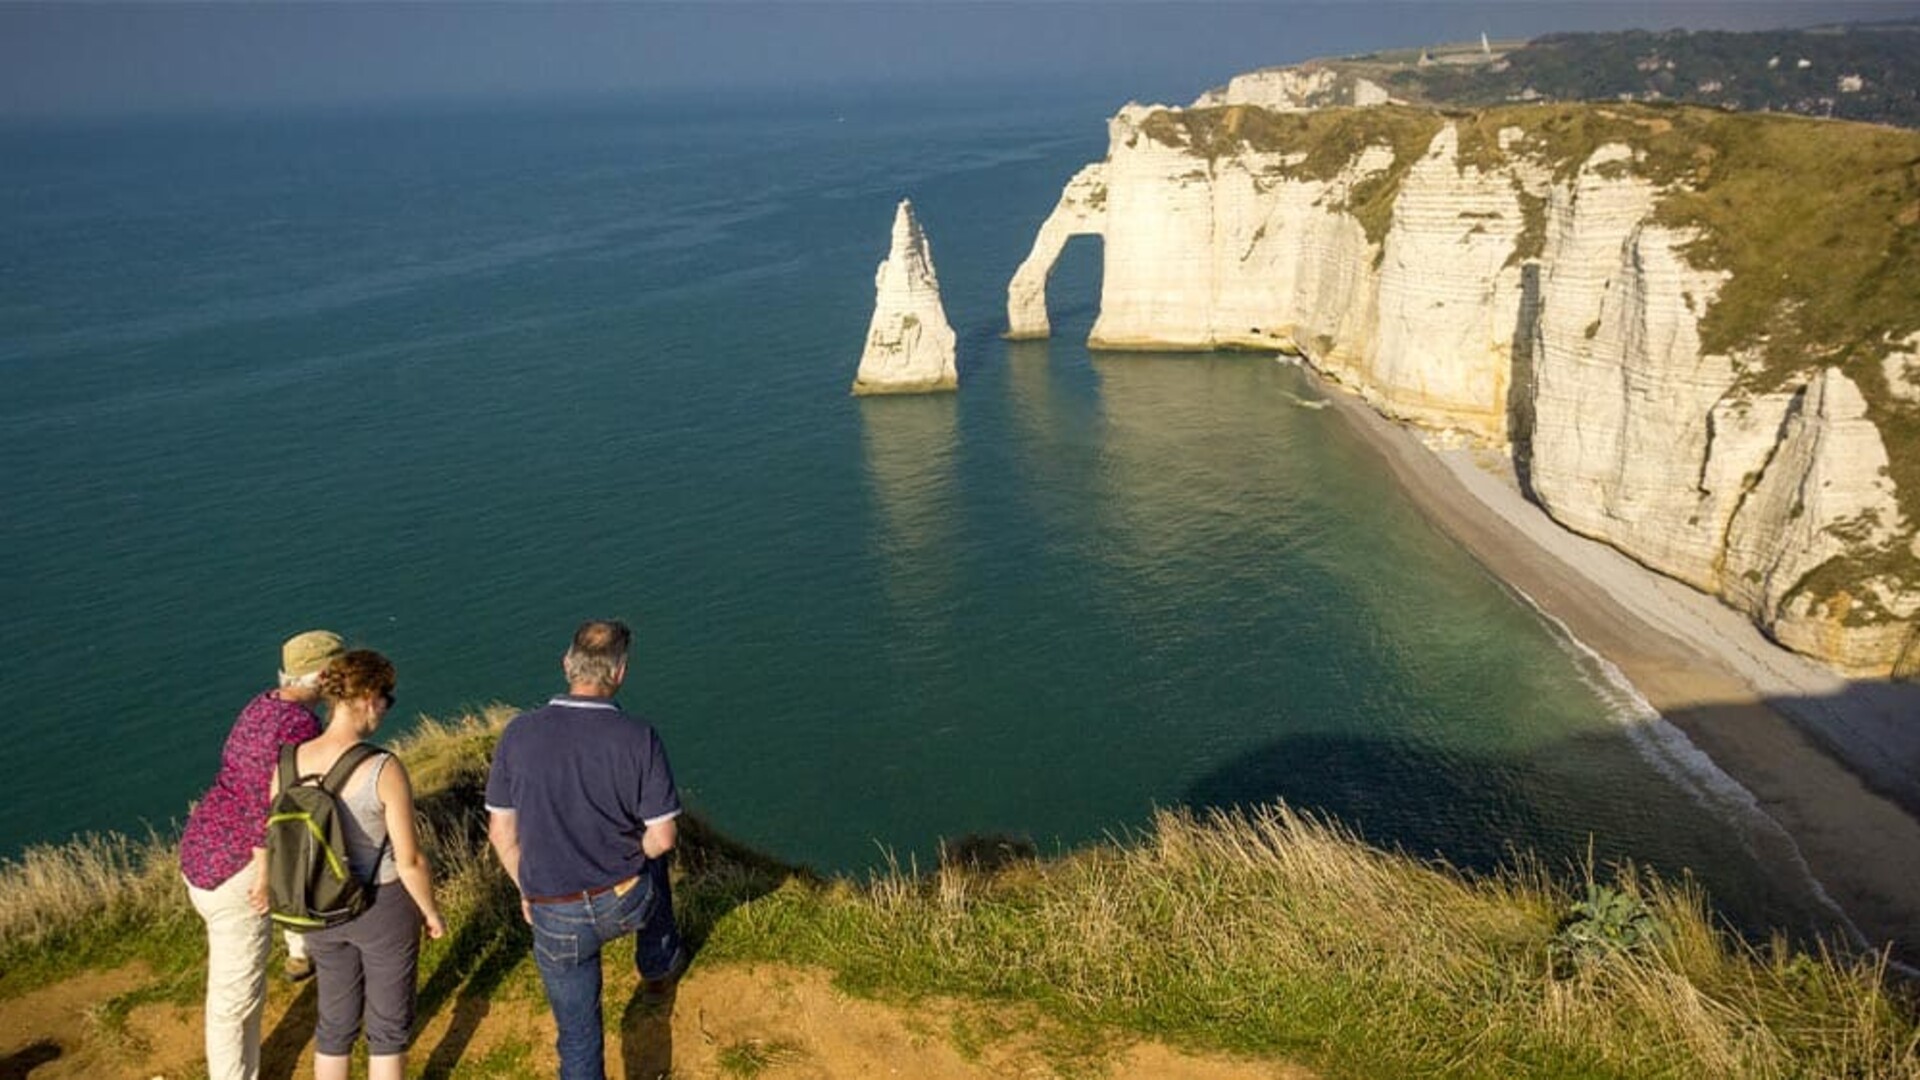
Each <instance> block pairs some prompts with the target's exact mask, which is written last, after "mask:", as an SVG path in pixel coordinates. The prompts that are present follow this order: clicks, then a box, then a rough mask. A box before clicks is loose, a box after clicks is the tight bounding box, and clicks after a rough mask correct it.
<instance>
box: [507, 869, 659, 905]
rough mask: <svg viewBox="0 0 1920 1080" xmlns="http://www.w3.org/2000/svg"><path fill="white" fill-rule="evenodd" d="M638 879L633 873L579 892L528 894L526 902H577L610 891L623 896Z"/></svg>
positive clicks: (603, 894) (638, 876)
mask: <svg viewBox="0 0 1920 1080" xmlns="http://www.w3.org/2000/svg"><path fill="white" fill-rule="evenodd" d="M639 880H640V875H638V874H635V875H634V876H633V877H630V878H628V879H627V880H625V881H616V882H614V883H613V884H611V885H601V886H599V887H598V888H593V889H585V890H582V891H581V892H570V893H567V894H565V895H564V896H529V897H527V903H529V904H577V903H579V902H580V901H582V900H588V899H591V898H593V897H596V896H605V895H606V894H608V893H612V894H614V895H615V896H625V895H627V890H628V889H631V888H633V883H634V882H636V881H639Z"/></svg>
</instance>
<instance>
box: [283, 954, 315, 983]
mask: <svg viewBox="0 0 1920 1080" xmlns="http://www.w3.org/2000/svg"><path fill="white" fill-rule="evenodd" d="M311 978H313V961H312V960H309V959H307V958H306V957H304V956H289V957H287V981H288V982H290V983H297V982H306V981H307V980H308V979H311Z"/></svg>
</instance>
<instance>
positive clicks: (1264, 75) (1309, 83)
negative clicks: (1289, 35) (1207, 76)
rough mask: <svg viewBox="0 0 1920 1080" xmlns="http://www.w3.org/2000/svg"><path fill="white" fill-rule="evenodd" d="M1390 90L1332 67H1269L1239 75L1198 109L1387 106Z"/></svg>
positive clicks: (1207, 96) (1206, 97) (1198, 102)
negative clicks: (1219, 106)
mask: <svg viewBox="0 0 1920 1080" xmlns="http://www.w3.org/2000/svg"><path fill="white" fill-rule="evenodd" d="M1387 101H1388V95H1387V91H1386V88H1385V87H1383V86H1381V85H1380V84H1378V83H1376V82H1373V81H1371V80H1369V79H1364V78H1360V77H1359V76H1356V75H1351V74H1347V73H1343V72H1338V71H1334V70H1333V69H1331V68H1321V67H1313V66H1307V67H1284V68H1267V69H1265V70H1263V71H1249V72H1247V73H1245V74H1243V75H1235V76H1234V77H1233V78H1232V79H1231V80H1229V81H1228V83H1227V85H1225V86H1223V87H1220V88H1218V89H1214V90H1209V91H1207V92H1206V93H1204V94H1202V95H1200V96H1199V97H1198V98H1195V99H1194V102H1193V104H1194V107H1195V108H1206V107H1209V106H1214V105H1258V106H1260V107H1261V108H1264V109H1272V110H1274V111H1276V112H1303V111H1305V110H1307V109H1321V108H1326V107H1328V106H1332V105H1358V106H1362V107H1364V106H1368V105H1385V104H1386V103H1387Z"/></svg>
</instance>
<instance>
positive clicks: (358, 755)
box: [320, 742, 385, 796]
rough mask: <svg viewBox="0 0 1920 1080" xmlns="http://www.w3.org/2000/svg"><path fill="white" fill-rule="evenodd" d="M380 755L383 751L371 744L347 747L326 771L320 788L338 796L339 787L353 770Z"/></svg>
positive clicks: (356, 744)
mask: <svg viewBox="0 0 1920 1080" xmlns="http://www.w3.org/2000/svg"><path fill="white" fill-rule="evenodd" d="M381 753H385V751H384V750H381V749H380V748H379V747H377V746H375V745H373V744H372V743H367V742H361V743H354V744H353V745H352V746H349V747H347V749H346V751H345V752H344V753H342V754H341V755H340V759H339V760H338V761H335V762H334V763H333V768H331V769H328V770H327V775H326V777H325V778H324V779H322V780H321V781H320V787H321V788H322V789H323V790H325V791H326V793H327V794H329V795H336V796H337V795H339V794H340V788H341V786H342V785H344V784H345V783H346V782H347V777H349V776H352V775H353V770H355V769H357V768H359V767H360V763H361V762H363V761H365V760H367V759H368V758H370V757H372V756H374V755H375V754H381Z"/></svg>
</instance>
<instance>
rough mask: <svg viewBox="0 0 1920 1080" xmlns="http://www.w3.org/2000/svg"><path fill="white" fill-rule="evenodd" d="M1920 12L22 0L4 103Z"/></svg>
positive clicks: (1743, 25)
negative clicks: (24, 0)
mask: <svg viewBox="0 0 1920 1080" xmlns="http://www.w3.org/2000/svg"><path fill="white" fill-rule="evenodd" d="M1894 18H1920V0H1898V2H1896V0H1874V2H1852V0H1843V2H1833V3H1808V2H1802V0H1718V2H1695V0H1666V2H1657V0H1653V2H1650V0H1640V2H1605V0H1602V2H1586V3H1574V2H1558V0H1493V2H1486V0H1481V2H1444V3H1442V2H1434V3H1429V2H1420V0H1332V2H1325V0H1323V2H1317V3H1299V2H1286V0H1277V2H1269V3H1230V4H1228V3H1211V2H1198V0H1195V2H1158V3H1154V2H1103V3H1091V2H1047V3H1011V2H1009V3H964V4H962V3H937V2H904V0H902V2H891V3H780V4H769V3H717V2H709V3H677V4H664V3H663V4H652V3H618V4H608V3H549V4H514V3H486V4H470V3H445V2H441V3H405V4H402V3H290V2H280V3H213V4H181V3H153V2H146V3H135V4H116V3H77V2H62V3H24V4H23V3H11V2H6V0H0V116H13V117H20V116H62V115H92V116H102V115H115V114H133V113H151V112H161V113H165V112H192V111H202V110H209V109H217V110H239V111H275V110H282V109H289V108H312V107H328V106H354V105H370V104H381V103H407V102H461V101H474V102H481V101H500V100H538V99H543V98H553V97H583V96H608V95H615V96H620V95H639V94H669V93H671V94H685V93H694V94H699V93H745V94H752V93H764V92H767V91H771V90H798V89H805V88H811V87H831V86H841V87H883V86H927V87H943V86H949V87H962V86H967V85H983V86H984V85H990V84H1000V85H1006V84H1022V85H1030V86H1041V87H1044V86H1063V87H1064V86H1077V87H1084V88H1087V89H1090V90H1110V91H1113V92H1116V93H1119V94H1120V95H1121V96H1123V97H1127V96H1131V97H1138V98H1142V99H1149V98H1155V97H1158V98H1161V99H1164V100H1186V99H1190V98H1191V97H1192V96H1193V95H1195V94H1198V93H1199V92H1200V91H1202V90H1205V89H1207V88H1208V87H1211V86H1215V85H1219V84H1221V83H1224V82H1225V81H1226V80H1227V78H1228V77H1229V76H1231V75H1233V74H1235V73H1236V72H1240V71H1245V70H1250V69H1252V68H1257V67H1267V66H1271V65H1275V64H1288V63H1296V62H1299V61H1301V60H1305V59H1309V58H1312V57H1315V56H1329V55H1343V54H1351V53H1357V52H1367V51H1371V50H1374V49H1381V48H1395V47H1406V46H1418V45H1425V44H1437V43H1442V42H1453V41H1465V40H1474V39H1477V38H1478V36H1479V35H1480V34H1481V33H1482V32H1483V31H1484V32H1486V33H1488V34H1489V35H1490V36H1492V37H1494V38H1495V39H1499V38H1524V37H1533V36H1537V35H1539V34H1542V33H1547V32H1551V31H1555V30H1616V29H1627V28H1635V27H1637V28H1645V29H1668V28H1675V27H1687V28H1691V29H1732V30H1753V29H1763V28H1772V27H1783V26H1805V25H1813V24H1819V23H1828V22H1835V21H1842V20H1857V21H1875V20H1883V19H1894Z"/></svg>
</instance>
